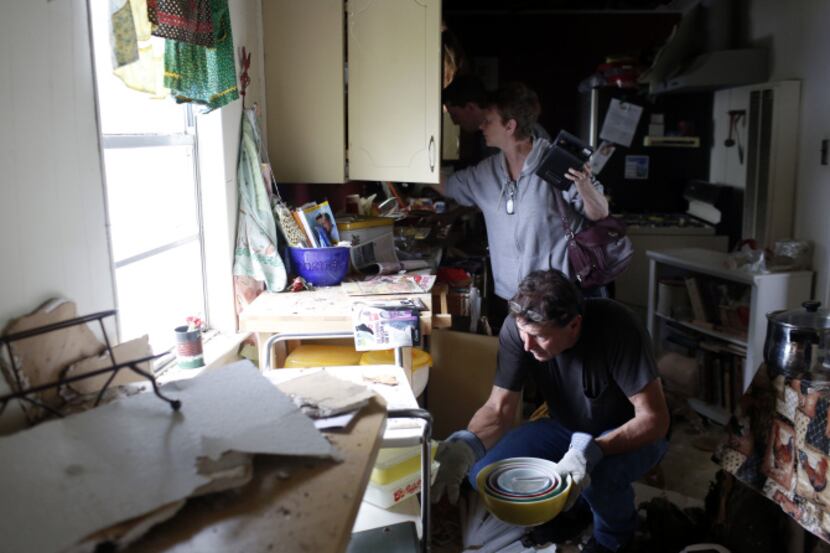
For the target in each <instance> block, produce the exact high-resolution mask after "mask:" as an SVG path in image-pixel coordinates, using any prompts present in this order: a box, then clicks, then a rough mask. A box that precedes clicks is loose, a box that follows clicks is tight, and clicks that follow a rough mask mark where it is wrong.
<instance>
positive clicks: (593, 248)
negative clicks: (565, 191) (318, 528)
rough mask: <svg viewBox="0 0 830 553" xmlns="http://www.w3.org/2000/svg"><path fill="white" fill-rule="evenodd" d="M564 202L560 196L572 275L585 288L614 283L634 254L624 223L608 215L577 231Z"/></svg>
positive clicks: (558, 198)
mask: <svg viewBox="0 0 830 553" xmlns="http://www.w3.org/2000/svg"><path fill="white" fill-rule="evenodd" d="M557 196H558V194H557ZM563 203H565V202H564V201H563V200H562V198H561V197H557V202H556V204H557V209H558V210H559V216H560V218H561V219H562V226H563V227H564V229H565V236H566V237H567V239H568V262H569V264H570V269H571V271H570V272H571V276H573V277H574V278H575V279H576V281H577V282H578V283H579V286H580V287H582V288H586V289H587V288H594V287H597V286H604V285H606V284H608V283H610V282H612V281H613V280H614V279H616V278H617V277H618V276H619V275H620V274H621V273H622V272H623V271H625V270H626V269H627V268H628V265H629V264H630V263H631V256H632V255H634V245H633V244H632V243H631V239H630V238H629V237H628V236H626V232H625V224H623V222H622V221H620V220H619V219H617V218H616V217H613V216H611V215H609V216H608V217H605V218H604V219H600V220H599V221H588V222H587V226H586V227H585V228H584V229H582V230H581V231H579V232H577V233H574V231H573V229H572V228H571V223H570V221H569V220H568V216H567V213H566V212H565V211H566V209H567V208H565V207H564V206H563V205H562V204H563Z"/></svg>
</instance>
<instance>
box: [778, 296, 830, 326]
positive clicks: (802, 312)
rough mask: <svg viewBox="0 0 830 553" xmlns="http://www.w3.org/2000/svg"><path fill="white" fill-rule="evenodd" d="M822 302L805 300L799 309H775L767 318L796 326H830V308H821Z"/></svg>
mask: <svg viewBox="0 0 830 553" xmlns="http://www.w3.org/2000/svg"><path fill="white" fill-rule="evenodd" d="M820 307H821V302H818V301H805V302H804V303H802V304H801V308H799V309H789V310H782V311H773V312H772V313H768V314H767V318H768V319H769V320H771V321H774V322H776V323H782V324H785V325H788V326H792V327H795V328H803V329H824V328H830V310H828V309H819V308H820Z"/></svg>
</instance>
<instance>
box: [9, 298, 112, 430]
mask: <svg viewBox="0 0 830 553" xmlns="http://www.w3.org/2000/svg"><path fill="white" fill-rule="evenodd" d="M77 316H78V310H77V308H76V306H75V303H74V302H71V301H69V300H65V299H53V300H50V301H48V302H46V303H45V304H43V305H41V306H40V307H38V308H37V309H36V310H35V311H34V312H32V313H30V314H29V315H25V316H23V317H20V318H19V319H15V320H13V321H11V322H10V323H9V324H8V325H7V326H6V328H5V329H4V331H3V334H4V335H8V334H15V333H18V332H23V331H24V330H30V329H33V328H37V327H40V326H45V325H48V324H53V323H57V322H60V321H65V320H67V319H72V318H74V317H77ZM104 348H105V346H104V344H103V343H101V342H100V341H99V340H98V339H97V338H96V337H95V335H94V334H93V333H92V331H91V330H90V329H89V327H87V325H85V324H81V325H75V326H71V327H69V328H64V329H61V330H56V331H54V332H49V333H48V334H42V335H40V336H34V337H32V338H27V339H25V340H19V341H16V342H14V343H12V352H13V355H14V356H15V358H16V361H17V362H19V364H18V365H17V366H18V369H19V376H20V377H21V380H22V381H23V385H24V386H26V387H31V386H38V385H40V384H46V383H48V382H53V381H55V380H58V378H59V376H60V372H61V370H63V369H65V368H67V367H68V366H69V365H71V364H72V363H75V362H77V361H80V360H81V359H85V358H87V357H92V356H94V355H98V354H99V353H101V352H102V351H104ZM4 372H5V373H7V374H6V375H5V376H6V379H7V380H8V382H9V385H10V386H11V387H12V389H13V390H14V391H19V390H18V387H17V381H16V379H15V377H14V375H12V374H8V373H9V370H8V368H7V369H6V370H5V371H4ZM39 399H40V400H41V401H43V402H44V403H47V404H49V405H53V404H56V402H58V401H59V398H58V395H57V389H54V390H48V391H46V392H43V393H42V394H40V398H39ZM21 405H24V406H25V407H24V411H25V412H26V416H27V417H28V418H29V420H30V422H33V421H35V420H37V419H38V418H39V417H40V416H41V413H40V411H42V409H36V408H33V407H32V406H31V405H29V404H28V403H21Z"/></svg>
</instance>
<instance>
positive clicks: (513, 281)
mask: <svg viewBox="0 0 830 553" xmlns="http://www.w3.org/2000/svg"><path fill="white" fill-rule="evenodd" d="M549 147H550V142H548V141H547V140H545V139H544V138H535V139H534V140H533V149H532V150H531V151H530V154H529V155H528V156H527V159H526V160H525V164H524V167H523V168H522V172H521V174H520V175H519V179H518V181H517V182H516V183H515V188H514V183H513V182H512V181H511V179H510V177H509V173H508V172H507V164H506V162H505V158H504V153H503V152H499V153H497V154H495V155H492V156H490V157H488V158H486V159H484V160H483V161H481V162H480V163H478V164H477V165H475V166H473V167H469V168H467V169H463V170H461V171H458V172H456V173H454V174H453V175H451V176H450V177H449V178H448V179H447V182H446V187H445V189H446V195H447V196H449V197H450V198H452V199H454V200H455V201H456V202H458V203H459V204H461V205H466V206H476V207H478V208H479V209H480V210H481V212H482V214H483V215H484V222H485V224H486V226H487V242H488V244H489V247H490V262H491V263H492V265H493V280H494V283H495V288H496V295H497V296H499V297H501V298H504V299H510V298H512V297H513V295H514V294H515V293H516V289H517V288H518V286H519V281H520V280H521V279H522V278H524V277H525V276H527V275H528V274H529V273H530V272H531V271H535V270H539V269H541V270H547V269H559V270H560V271H562V272H564V273H565V274H566V275H567V274H568V273H569V272H570V268H569V267H568V253H567V240H566V238H565V231H564V229H563V227H562V219H561V218H560V217H559V211H558V209H557V207H556V204H555V203H554V201H555V198H554V194H557V193H559V194H560V195H561V199H560V201H561V200H564V202H565V203H566V204H567V205H568V206H569V207H570V209H569V218H570V222H571V226H572V228H573V231H574V232H579V231H580V230H581V229H582V227H583V225H584V222H585V217H584V213H585V211H584V206H583V201H582V196H580V194H579V192H577V190H576V185H571V187H570V188H569V189H568V190H565V191H562V192H560V191H559V190H557V189H556V188H554V187H553V186H551V185H550V184H548V183H547V182H546V181H545V180H544V179H542V178H541V177H538V176H537V175H536V169H537V168H538V166H539V164H540V163H541V161H542V158H543V157H544V154H545V152H547V150H548V148H549ZM594 186H595V187H596V188H597V189H598V190H599V191H600V193H602V190H603V189H602V185H601V184H600V183H599V182H598V181H595V182H594ZM511 190H515V192H514V194H515V196H514V205H513V213H512V214H510V213H508V212H507V200H508V198H509V194H510V191H511ZM566 209H567V208H566Z"/></svg>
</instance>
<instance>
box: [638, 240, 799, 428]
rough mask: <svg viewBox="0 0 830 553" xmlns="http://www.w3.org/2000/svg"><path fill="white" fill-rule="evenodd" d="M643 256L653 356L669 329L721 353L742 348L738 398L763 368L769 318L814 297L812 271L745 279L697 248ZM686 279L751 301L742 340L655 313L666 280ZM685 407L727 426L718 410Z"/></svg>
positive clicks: (718, 256) (721, 258)
mask: <svg viewBox="0 0 830 553" xmlns="http://www.w3.org/2000/svg"><path fill="white" fill-rule="evenodd" d="M646 256H647V257H648V259H649V287H648V317H647V326H648V331H649V334H651V337H652V339H653V341H654V343H655V349H656V350H657V351H660V350H661V349H662V345H663V341H664V339H665V338H666V337H667V335H668V332H670V331H671V325H675V327H677V326H679V327H682V329H685V330H688V331H691V332H692V333H693V334H695V335H699V336H700V338H701V339H709V340H711V339H714V340H716V341H719V342H723V343H724V345H725V347H726V346H727V345H728V344H732V346H731V347H734V346H739V347H740V348H745V349H746V357H745V361H744V363H743V367H742V373H741V374H739V375H738V376H740V377H741V378H740V379H739V381H740V382H741V384H742V389H740V390H736V392H737V394H736V395H737V396H740V395H741V394H742V393H743V392H744V391H745V390H746V389H747V388H748V387H749V385H750V384H751V383H752V379H753V377H754V376H755V373H756V372H757V371H758V368H759V367H760V366H761V365H762V364H763V362H764V356H763V352H764V339H765V338H766V331H767V318H766V315H767V313H769V312H771V311H776V310H779V309H793V308H796V307H798V306H799V305H801V303H802V302H803V301H805V300H807V299H810V298H811V297H812V284H813V273H812V272H810V271H796V272H788V273H766V274H756V273H749V272H746V271H743V270H740V269H732V268H729V266H728V265H727V261H728V259H729V256H728V254H725V253H721V252H716V251H711V250H704V249H700V248H685V249H676V250H661V251H647V252H646ZM688 277H695V278H696V279H699V280H701V281H704V280H706V279H709V280H716V281H721V282H726V283H728V284H729V285H737V286H739V287H740V286H743V287H744V289H745V290H746V292H748V294H747V295H748V297H749V325H748V330H747V334H746V337H742V336H738V335H735V334H730V333H726V332H723V331H721V330H717V329H716V328H714V327H713V328H710V327H708V326H704V325H700V324H696V323H695V322H692V321H684V320H677V319H675V318H673V317H669V316H667V315H664V314H662V313H658V312H657V305H658V297H657V294H658V283H659V282H660V281H661V280H664V279H685V278H688ZM708 307H709V308H710V311H714V310H713V309H711V308H712V307H714V306H711V305H710V306H708ZM701 349H703V348H701ZM727 349H728V348H727ZM721 370H723V369H721ZM724 374H725V373H724ZM725 380H728V379H725ZM689 405H690V406H691V407H692V408H693V409H695V410H696V411H698V412H699V413H700V414H702V415H704V416H706V417H708V418H710V419H712V420H715V421H717V422H721V421H723V422H725V421H726V420H728V414H729V413H728V411H727V410H726V409H724V408H723V407H722V406H718V405H713V404H711V403H708V402H706V401H703V400H702V399H700V398H691V399H690V400H689Z"/></svg>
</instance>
